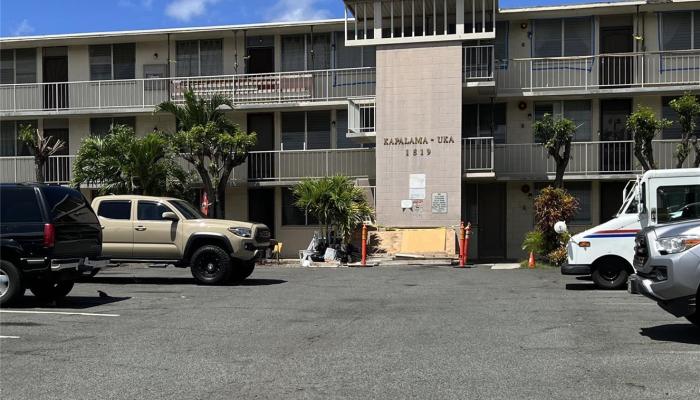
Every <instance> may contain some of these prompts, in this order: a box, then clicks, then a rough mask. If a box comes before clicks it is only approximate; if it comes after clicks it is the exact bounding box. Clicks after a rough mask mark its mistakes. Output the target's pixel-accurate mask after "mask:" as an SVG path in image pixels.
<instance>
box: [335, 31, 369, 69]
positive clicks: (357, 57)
mask: <svg viewBox="0 0 700 400" xmlns="http://www.w3.org/2000/svg"><path fill="white" fill-rule="evenodd" d="M333 40H334V42H333V47H334V48H335V52H334V54H335V57H334V59H335V61H334V64H333V66H334V67H335V68H359V67H374V66H375V64H376V52H377V49H376V47H375V46H345V38H344V37H343V32H335V35H334V37H333Z"/></svg>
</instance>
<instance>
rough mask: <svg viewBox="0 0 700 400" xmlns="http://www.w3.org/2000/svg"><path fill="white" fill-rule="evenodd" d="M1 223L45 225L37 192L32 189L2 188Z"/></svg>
mask: <svg viewBox="0 0 700 400" xmlns="http://www.w3.org/2000/svg"><path fill="white" fill-rule="evenodd" d="M0 221H1V222H2V223H3V224H10V223H15V222H37V223H43V221H44V218H43V217H42V215H41V209H40V208H39V202H38V201H37V198H36V192H35V191H34V188H32V187H6V188H0Z"/></svg>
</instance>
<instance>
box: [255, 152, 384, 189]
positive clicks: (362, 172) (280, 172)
mask: <svg viewBox="0 0 700 400" xmlns="http://www.w3.org/2000/svg"><path fill="white" fill-rule="evenodd" d="M375 164H376V163H375V159H374V149H365V148H356V149H328V150H272V151H253V152H250V154H248V180H249V181H294V180H299V179H302V178H320V177H324V176H332V175H338V174H341V175H345V176H349V177H352V178H358V177H369V178H373V177H374V176H375Z"/></svg>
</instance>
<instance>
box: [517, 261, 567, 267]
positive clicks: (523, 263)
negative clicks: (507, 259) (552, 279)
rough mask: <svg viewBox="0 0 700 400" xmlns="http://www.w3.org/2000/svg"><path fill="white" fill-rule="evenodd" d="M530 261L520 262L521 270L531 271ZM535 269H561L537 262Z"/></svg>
mask: <svg viewBox="0 0 700 400" xmlns="http://www.w3.org/2000/svg"><path fill="white" fill-rule="evenodd" d="M527 264H528V260H523V261H521V262H520V268H521V269H529V268H530V267H528V265H527ZM534 269H559V267H557V266H556V265H552V264H550V263H547V262H544V261H537V262H535V268H534Z"/></svg>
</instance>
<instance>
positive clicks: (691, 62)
mask: <svg viewBox="0 0 700 400" xmlns="http://www.w3.org/2000/svg"><path fill="white" fill-rule="evenodd" d="M501 64H502V66H501V67H499V68H497V69H496V85H497V88H498V89H499V90H501V91H524V92H537V91H547V90H571V89H577V90H584V91H586V90H591V89H614V88H629V87H634V88H649V87H664V86H678V85H689V84H694V85H697V84H700V50H679V51H660V52H644V53H618V54H596V55H591V56H580V57H548V58H523V59H512V60H507V61H502V62H501Z"/></svg>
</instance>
